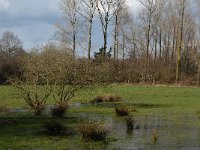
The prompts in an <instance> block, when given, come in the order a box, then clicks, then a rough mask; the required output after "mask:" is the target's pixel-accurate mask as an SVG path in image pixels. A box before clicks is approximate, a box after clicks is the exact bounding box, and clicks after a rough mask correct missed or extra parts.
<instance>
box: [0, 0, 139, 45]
mask: <svg viewBox="0 0 200 150" xmlns="http://www.w3.org/2000/svg"><path fill="white" fill-rule="evenodd" d="M59 1H60V0H0V35H1V34H2V33H3V32H5V31H12V32H14V33H15V34H17V35H18V36H19V38H20V39H21V40H22V42H23V44H24V48H26V49H29V48H31V47H33V46H40V45H42V44H43V43H46V42H48V41H49V40H51V39H53V38H54V33H55V31H56V28H55V26H54V24H56V23H58V22H59V21H61V16H62V14H61V11H60V9H59ZM128 5H129V6H130V8H132V7H133V6H135V5H137V4H136V3H135V0H129V3H128ZM96 32H98V31H96Z"/></svg>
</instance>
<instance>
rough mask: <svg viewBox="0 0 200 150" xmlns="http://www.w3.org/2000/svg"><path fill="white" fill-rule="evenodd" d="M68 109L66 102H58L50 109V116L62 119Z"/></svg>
mask: <svg viewBox="0 0 200 150" xmlns="http://www.w3.org/2000/svg"><path fill="white" fill-rule="evenodd" d="M67 108H68V104H67V103H66V102H59V103H58V105H56V106H54V107H53V108H52V109H51V115H52V116H53V117H63V116H64V115H65V112H66V110H67Z"/></svg>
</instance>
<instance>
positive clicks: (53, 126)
mask: <svg viewBox="0 0 200 150" xmlns="http://www.w3.org/2000/svg"><path fill="white" fill-rule="evenodd" d="M43 129H44V131H45V133H46V134H47V135H50V136H60V135H64V134H65V133H66V127H65V126H64V125H62V124H61V123H60V122H58V121H55V120H53V121H50V122H47V123H45V124H44V126H43Z"/></svg>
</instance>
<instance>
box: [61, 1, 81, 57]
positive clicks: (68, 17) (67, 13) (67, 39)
mask: <svg viewBox="0 0 200 150" xmlns="http://www.w3.org/2000/svg"><path fill="white" fill-rule="evenodd" d="M60 6H61V10H62V12H63V18H64V24H60V25H58V28H59V30H60V32H59V33H60V35H61V41H62V42H63V43H66V44H67V45H71V48H72V51H73V56H74V57H75V55H76V45H77V39H78V37H77V36H78V32H79V29H80V24H81V20H80V15H79V13H78V9H80V0H61V3H60Z"/></svg>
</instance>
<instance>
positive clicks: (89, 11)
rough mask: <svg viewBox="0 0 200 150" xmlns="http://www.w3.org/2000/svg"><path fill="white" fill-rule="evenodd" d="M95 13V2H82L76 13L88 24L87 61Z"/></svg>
mask: <svg viewBox="0 0 200 150" xmlns="http://www.w3.org/2000/svg"><path fill="white" fill-rule="evenodd" d="M95 12H96V3H95V0H82V1H81V8H80V10H78V13H79V14H80V15H81V16H82V17H83V18H84V19H86V21H87V22H88V24H89V26H88V59H89V60H90V58H91V48H92V29H93V19H94V15H95Z"/></svg>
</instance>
